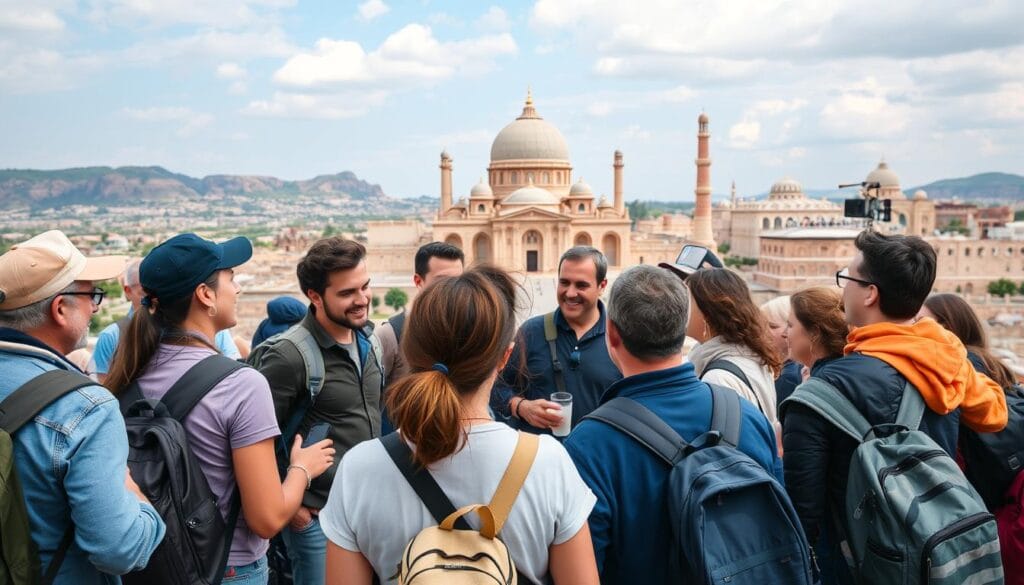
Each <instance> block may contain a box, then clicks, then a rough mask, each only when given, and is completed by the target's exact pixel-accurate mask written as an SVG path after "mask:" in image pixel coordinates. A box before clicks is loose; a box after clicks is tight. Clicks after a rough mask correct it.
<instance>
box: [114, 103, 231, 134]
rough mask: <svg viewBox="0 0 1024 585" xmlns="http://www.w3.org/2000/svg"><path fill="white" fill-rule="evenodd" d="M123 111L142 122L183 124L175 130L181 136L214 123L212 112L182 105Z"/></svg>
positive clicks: (193, 132) (126, 109)
mask: <svg viewBox="0 0 1024 585" xmlns="http://www.w3.org/2000/svg"><path fill="white" fill-rule="evenodd" d="M122 112H123V113H124V114H125V115H126V116H128V117H129V118H131V119H133V120H139V121H142V122H176V123H180V124H181V125H180V126H178V129H177V130H176V131H175V132H174V133H175V135H177V136H178V137H179V138H187V137H189V136H192V135H194V134H195V133H196V132H198V131H199V130H202V129H203V128H206V127H207V126H209V125H210V124H212V123H213V120H214V118H213V116H212V115H211V114H207V113H203V112H196V111H193V110H192V109H190V108H186V107H182V106H162V107H150V108H124V109H123V110H122Z"/></svg>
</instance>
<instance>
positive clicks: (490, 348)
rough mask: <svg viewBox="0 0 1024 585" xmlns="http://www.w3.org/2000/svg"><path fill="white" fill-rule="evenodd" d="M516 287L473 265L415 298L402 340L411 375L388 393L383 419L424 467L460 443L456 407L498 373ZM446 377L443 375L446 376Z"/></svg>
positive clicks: (495, 272) (499, 273)
mask: <svg viewBox="0 0 1024 585" xmlns="http://www.w3.org/2000/svg"><path fill="white" fill-rule="evenodd" d="M516 289H517V285H516V284H515V282H513V281H512V278H511V277H510V276H509V275H508V274H507V273H506V272H504V271H502V270H500V269H498V268H494V267H491V266H486V265H483V266H476V267H474V268H472V269H470V270H469V271H467V272H465V273H464V274H462V275H461V276H452V277H449V278H443V279H441V280H439V281H437V282H435V283H434V284H432V285H430V286H428V287H427V288H426V289H424V290H423V292H421V293H420V294H419V295H418V296H417V297H416V302H415V303H413V306H412V309H411V310H410V312H409V318H408V319H407V320H406V324H405V331H404V332H403V334H402V353H403V354H404V355H405V358H406V361H407V362H408V363H409V366H410V368H411V370H412V372H413V373H412V374H410V375H408V376H405V377H404V378H402V379H400V380H398V381H397V382H395V384H394V385H392V386H391V388H390V389H389V390H388V394H387V398H386V403H387V409H388V414H389V415H390V416H391V419H392V421H394V423H395V426H397V427H398V428H399V429H400V430H401V433H402V436H403V437H404V438H405V439H407V440H409V441H411V442H412V443H413V444H415V445H416V450H415V453H416V461H417V463H419V464H420V465H423V466H426V465H429V464H431V463H434V462H435V461H439V460H441V459H444V458H445V457H448V456H450V455H452V454H453V453H456V452H457V451H458V450H459V448H460V446H461V445H462V444H464V435H465V433H464V431H463V426H462V424H461V423H462V420H461V419H462V418H463V416H464V414H463V412H464V407H463V400H464V399H466V398H467V397H469V396H472V395H473V394H474V393H476V392H477V391H479V390H480V387H481V385H483V384H484V382H486V381H487V380H488V379H489V378H491V376H492V375H494V373H495V372H496V371H497V368H498V366H499V365H501V364H500V362H501V359H502V357H503V356H504V354H505V350H506V349H507V348H508V346H509V344H510V343H511V342H512V338H513V336H514V335H515V302H516V295H515V291H516ZM445 370H447V372H445Z"/></svg>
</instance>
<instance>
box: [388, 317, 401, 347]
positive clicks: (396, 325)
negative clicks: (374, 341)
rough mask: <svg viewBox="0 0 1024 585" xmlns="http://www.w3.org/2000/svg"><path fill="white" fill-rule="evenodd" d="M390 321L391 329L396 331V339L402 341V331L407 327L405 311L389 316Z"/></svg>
mask: <svg viewBox="0 0 1024 585" xmlns="http://www.w3.org/2000/svg"><path fill="white" fill-rule="evenodd" d="M388 323H391V330H392V331H394V332H395V341H397V342H398V343H401V342H402V331H403V330H404V329H405V311H402V312H401V313H399V314H397V315H392V316H390V317H388Z"/></svg>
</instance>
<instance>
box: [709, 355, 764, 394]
mask: <svg viewBox="0 0 1024 585" xmlns="http://www.w3.org/2000/svg"><path fill="white" fill-rule="evenodd" d="M711 370H724V371H726V372H729V373H730V374H732V375H733V376H736V377H737V378H739V379H740V382H743V385H744V386H746V387H747V388H750V389H751V390H753V389H754V387H753V386H751V384H750V378H747V375H746V374H745V373H744V372H743V369H742V368H740V367H739V366H737V365H736V364H734V363H732V362H730V361H729V360H727V359H717V360H711V362H710V363H708V365H707V366H706V367H705V368H704V371H703V372H701V373H700V376H699V377H700V378H701V379H703V378H704V375H705V374H707V373H708V372H710V371H711Z"/></svg>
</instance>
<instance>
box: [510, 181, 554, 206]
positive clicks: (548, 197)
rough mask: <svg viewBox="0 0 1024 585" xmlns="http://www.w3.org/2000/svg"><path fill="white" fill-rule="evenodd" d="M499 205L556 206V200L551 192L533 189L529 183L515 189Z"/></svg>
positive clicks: (537, 188) (538, 188)
mask: <svg viewBox="0 0 1024 585" xmlns="http://www.w3.org/2000/svg"><path fill="white" fill-rule="evenodd" d="M501 204H502V205H503V206H504V205H558V198H557V197H555V196H554V195H553V194H552V193H551V191H548V190H547V189H541V188H540V187H534V186H533V183H530V184H529V185H527V186H526V187H521V188H519V189H516V190H515V191H513V192H512V193H510V194H509V196H508V197H506V198H505V199H504V200H503V201H502V202H501Z"/></svg>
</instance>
